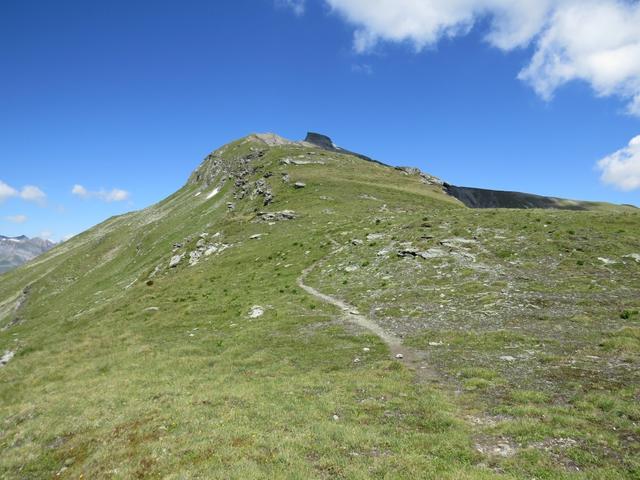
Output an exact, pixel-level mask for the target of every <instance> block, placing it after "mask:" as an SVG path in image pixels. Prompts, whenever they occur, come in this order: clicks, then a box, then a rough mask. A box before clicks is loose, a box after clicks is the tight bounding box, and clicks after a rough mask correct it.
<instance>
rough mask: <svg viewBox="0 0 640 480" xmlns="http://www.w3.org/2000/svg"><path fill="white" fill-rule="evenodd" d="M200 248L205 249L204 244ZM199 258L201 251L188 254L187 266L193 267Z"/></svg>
mask: <svg viewBox="0 0 640 480" xmlns="http://www.w3.org/2000/svg"><path fill="white" fill-rule="evenodd" d="M201 248H203V249H204V248H205V247H204V244H203V245H202V247H201ZM200 257H202V251H201V250H194V251H193V252H190V253H189V265H190V266H192V267H193V266H194V265H196V264H197V263H198V262H199V261H200Z"/></svg>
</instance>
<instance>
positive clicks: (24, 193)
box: [0, 180, 47, 205]
mask: <svg viewBox="0 0 640 480" xmlns="http://www.w3.org/2000/svg"><path fill="white" fill-rule="evenodd" d="M11 197H20V198H22V199H23V200H26V201H27V202H35V203H37V204H39V205H44V204H45V203H46V200H47V195H46V194H45V193H44V192H43V191H42V190H40V189H39V188H38V187H36V186H34V185H25V186H24V187H22V190H21V191H18V190H16V189H15V188H13V187H12V186H11V185H7V184H6V183H4V182H3V181H2V180H0V203H2V202H4V201H5V200H6V199H7V198H11Z"/></svg>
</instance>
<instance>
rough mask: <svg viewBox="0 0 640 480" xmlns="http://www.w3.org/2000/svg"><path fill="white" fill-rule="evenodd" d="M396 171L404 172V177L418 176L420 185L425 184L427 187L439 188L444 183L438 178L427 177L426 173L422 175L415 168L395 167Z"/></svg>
mask: <svg viewBox="0 0 640 480" xmlns="http://www.w3.org/2000/svg"><path fill="white" fill-rule="evenodd" d="M396 170H399V171H401V172H404V173H405V174H406V175H416V176H419V177H420V180H421V181H422V183H424V184H427V185H437V186H440V187H441V186H443V185H444V182H443V181H442V180H440V179H439V178H438V177H434V176H433V175H429V174H427V173H424V172H423V171H422V170H420V169H419V168H415V167H396Z"/></svg>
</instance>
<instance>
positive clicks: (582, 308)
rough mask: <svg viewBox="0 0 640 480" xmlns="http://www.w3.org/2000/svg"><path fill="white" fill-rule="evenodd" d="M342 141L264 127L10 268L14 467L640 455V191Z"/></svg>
mask: <svg viewBox="0 0 640 480" xmlns="http://www.w3.org/2000/svg"><path fill="white" fill-rule="evenodd" d="M312 140H313V139H312ZM325 147H327V145H321V146H317V145H315V144H313V143H311V142H308V141H307V142H291V141H288V140H286V139H283V138H281V137H278V136H277V135H273V134H262V135H250V136H248V137H245V138H243V139H240V140H238V141H236V142H233V143H231V144H229V145H226V146H224V147H221V148H220V149H218V150H216V151H214V152H213V153H212V154H211V155H209V156H208V157H207V158H206V159H205V160H204V161H203V163H202V164H201V165H200V166H199V167H198V168H197V169H196V170H195V171H194V172H193V174H192V175H191V177H190V178H189V180H188V181H187V183H186V185H185V186H184V187H183V188H181V189H180V190H179V191H177V192H176V193H175V194H173V195H171V196H170V197H168V198H167V199H165V200H163V201H161V202H159V203H158V204H156V205H153V206H151V207H149V208H147V209H145V210H142V211H138V212H132V213H129V214H126V215H122V216H119V217H114V218H111V219H109V220H107V221H106V222H103V223H102V224H100V225H98V226H96V227H94V228H92V229H90V230H88V231H86V232H84V233H82V234H80V235H78V236H77V237H74V238H73V239H71V240H69V241H68V242H65V243H63V244H60V245H58V246H56V247H55V248H53V249H52V250H51V251H49V252H47V253H45V254H44V255H42V256H41V257H38V258H37V259H34V260H33V261H32V262H30V263H28V264H26V265H23V266H22V267H20V268H18V269H16V270H14V271H11V272H8V273H7V274H5V275H3V276H2V281H1V282H0V358H1V360H0V383H1V384H2V388H0V425H1V428H0V472H2V476H3V477H4V478H51V477H54V476H59V477H61V478H65V477H66V478H79V477H80V476H81V475H82V476H83V477H84V478H113V477H120V478H136V477H137V478H156V477H166V478H220V477H224V478H287V477H288V478H291V477H299V478H376V477H380V478H385V477H386V478H434V479H435V478H438V479H440V478H450V479H454V478H455V479H459V478H470V479H476V478H477V479H486V478H508V479H513V478H534V477H536V478H611V479H613V478H616V479H617V478H634V476H636V474H637V472H638V471H640V470H639V468H640V465H639V464H638V461H637V459H638V458H640V457H639V455H638V453H640V452H639V451H638V444H639V442H638V439H639V437H638V435H639V431H638V421H639V420H640V417H639V416H638V408H637V398H638V394H639V389H638V385H639V384H640V382H639V379H638V371H640V369H639V368H638V367H640V363H639V362H640V334H639V331H640V330H639V329H640V327H639V325H638V320H639V317H638V310H639V309H640V305H639V304H638V298H640V296H639V295H638V292H640V284H639V283H638V282H639V279H640V275H639V273H640V271H639V268H640V244H639V243H638V238H639V237H640V236H639V235H638V233H640V218H639V215H638V213H637V212H635V211H632V210H625V209H615V208H612V209H609V210H607V211H599V210H595V211H561V210H537V209H532V210H529V211H526V212H523V211H520V210H496V209H487V210H474V209H469V208H465V207H464V205H463V204H462V203H461V202H459V201H458V200H457V199H456V198H453V197H452V196H451V195H448V194H447V193H446V192H445V191H444V189H443V184H442V182H439V181H438V180H437V179H434V178H433V177H430V176H428V175H426V174H423V173H422V172H419V171H416V170H412V169H395V168H391V167H388V166H385V165H382V164H379V163H376V162H371V161H368V160H365V159H363V158H360V157H358V156H354V155H350V154H348V153H345V152H344V151H340V150H337V151H336V150H334V149H332V148H331V149H327V148H325ZM305 286H306V287H308V288H303V287H305ZM309 292H312V293H313V294H310V293H309ZM319 298H325V299H327V300H329V301H321V300H320V299H319ZM338 307H339V308H338ZM345 309H346V310H348V311H345ZM351 317H354V318H353V319H352V318H351ZM352 320H355V321H352ZM392 352H399V353H400V354H402V352H411V355H412V356H414V357H415V359H413V360H412V359H409V358H395V355H392ZM409 360H412V362H413V363H410V364H408V361H409ZM408 367H410V368H408ZM423 367H425V370H427V371H428V372H429V374H428V375H420V374H419V373H420V372H418V371H417V370H418V369H422V368H423Z"/></svg>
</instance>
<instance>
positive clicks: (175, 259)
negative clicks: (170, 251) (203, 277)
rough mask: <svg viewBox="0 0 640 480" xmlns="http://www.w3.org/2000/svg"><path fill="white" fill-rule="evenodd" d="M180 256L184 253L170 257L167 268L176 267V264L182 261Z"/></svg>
mask: <svg viewBox="0 0 640 480" xmlns="http://www.w3.org/2000/svg"><path fill="white" fill-rule="evenodd" d="M182 257H184V253H182V254H180V255H174V256H173V257H171V260H170V261H169V268H175V267H177V266H178V264H179V263H180V262H181V261H182Z"/></svg>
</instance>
